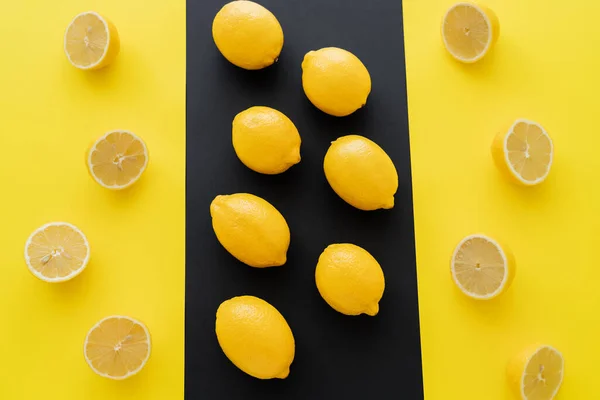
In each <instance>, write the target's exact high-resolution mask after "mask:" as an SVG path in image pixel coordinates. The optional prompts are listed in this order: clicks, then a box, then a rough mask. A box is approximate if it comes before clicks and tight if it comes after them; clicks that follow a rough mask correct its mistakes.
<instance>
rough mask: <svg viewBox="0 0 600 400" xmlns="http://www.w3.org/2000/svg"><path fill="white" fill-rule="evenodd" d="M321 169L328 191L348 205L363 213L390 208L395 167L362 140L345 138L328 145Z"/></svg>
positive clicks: (380, 149) (361, 137)
mask: <svg viewBox="0 0 600 400" xmlns="http://www.w3.org/2000/svg"><path fill="white" fill-rule="evenodd" d="M323 168H324V170H325V176H326V177H327V181H328V182H329V185H331V188H332V189H333V190H334V191H335V192H336V193H337V194H338V196H340V197H341V198H342V199H344V201H346V202H347V203H348V204H350V205H352V206H354V207H356V208H358V209H360V210H365V211H370V210H377V209H380V208H392V207H394V194H395V193H396V190H398V173H397V172H396V167H395V166H394V163H393V162H392V160H391V159H390V157H389V156H388V155H387V154H386V152H385V151H383V149H382V148H381V147H379V146H378V145H377V144H376V143H375V142H373V141H371V140H369V139H367V138H366V137H363V136H359V135H348V136H343V137H341V138H339V139H337V140H336V141H334V142H333V143H331V146H330V147H329V150H327V154H326V155H325V161H324V162H323Z"/></svg>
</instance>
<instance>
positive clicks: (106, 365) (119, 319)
mask: <svg viewBox="0 0 600 400" xmlns="http://www.w3.org/2000/svg"><path fill="white" fill-rule="evenodd" d="M83 355H84V357H85V361H87V363H88V365H89V366H90V368H92V370H93V371H94V372H95V373H97V374H98V375H100V376H103V377H105V378H110V379H117V380H120V379H125V378H129V377H130V376H132V375H135V374H137V373H138V372H140V370H141V369H142V368H144V365H146V362H148V358H150V333H149V332H148V328H146V326H145V325H144V324H142V323H141V322H140V321H137V320H135V319H133V318H129V317H124V316H120V315H115V316H111V317H106V318H104V319H102V320H101V321H100V322H98V323H97V324H96V325H94V326H93V327H92V329H90V331H89V332H88V334H87V336H86V338H85V343H84V345H83Z"/></svg>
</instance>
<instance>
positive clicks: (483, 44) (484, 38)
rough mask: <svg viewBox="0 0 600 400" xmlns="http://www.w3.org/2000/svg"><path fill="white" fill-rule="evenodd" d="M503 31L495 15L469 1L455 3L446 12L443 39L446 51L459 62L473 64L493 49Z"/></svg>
mask: <svg viewBox="0 0 600 400" xmlns="http://www.w3.org/2000/svg"><path fill="white" fill-rule="evenodd" d="M499 34H500V24H499V22H498V18H497V17H496V14H494V12H493V11H492V10H490V9H489V8H487V7H484V6H482V5H479V4H473V3H469V2H461V3H456V4H454V5H453V6H452V7H450V9H448V11H446V14H445V15H444V19H443V21H442V39H443V41H444V46H446V50H448V52H449V53H450V54H451V55H452V57H454V58H456V59H457V60H458V61H462V62H464V63H473V62H475V61H478V60H480V59H481V58H483V56H485V55H486V54H487V53H488V52H489V50H490V49H491V48H492V46H493V44H494V43H495V42H496V40H497V39H498V35H499Z"/></svg>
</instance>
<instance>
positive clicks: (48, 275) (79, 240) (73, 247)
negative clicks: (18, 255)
mask: <svg viewBox="0 0 600 400" xmlns="http://www.w3.org/2000/svg"><path fill="white" fill-rule="evenodd" d="M89 259H90V245H89V244H88V241H87V238H86V237H85V235H84V234H83V232H81V231H80V230H79V229H78V228H77V227H76V226H74V225H71V224H69V223H66V222H51V223H49V224H46V225H44V226H42V227H40V228H38V229H36V230H35V231H34V232H33V233H32V234H31V236H29V238H28V239H27V242H26V243H25V262H26V263H27V267H28V268H29V271H31V273H32V274H34V275H35V276H36V277H38V278H39V279H41V280H43V281H45V282H64V281H68V280H70V279H73V278H74V277H76V276H77V275H79V274H80V273H81V272H82V271H83V270H84V269H85V267H86V266H87V264H88V261H89Z"/></svg>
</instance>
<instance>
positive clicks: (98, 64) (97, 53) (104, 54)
mask: <svg viewBox="0 0 600 400" xmlns="http://www.w3.org/2000/svg"><path fill="white" fill-rule="evenodd" d="M64 47H65V54H66V55H67V58H68V59H69V62H70V63H71V64H72V65H73V66H74V67H77V68H79V69H92V70H93V69H100V68H102V67H106V66H107V65H109V64H110V63H111V62H113V61H114V59H115V58H116V57H117V54H119V49H120V41H119V34H118V32H117V28H116V27H115V26H114V25H113V23H112V22H110V21H109V20H108V19H106V18H105V17H103V16H101V15H100V14H98V13H96V12H93V11H88V12H84V13H81V14H79V15H77V16H76V17H75V18H74V19H73V21H71V23H70V24H69V26H68V27H67V31H66V32H65V38H64Z"/></svg>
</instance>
